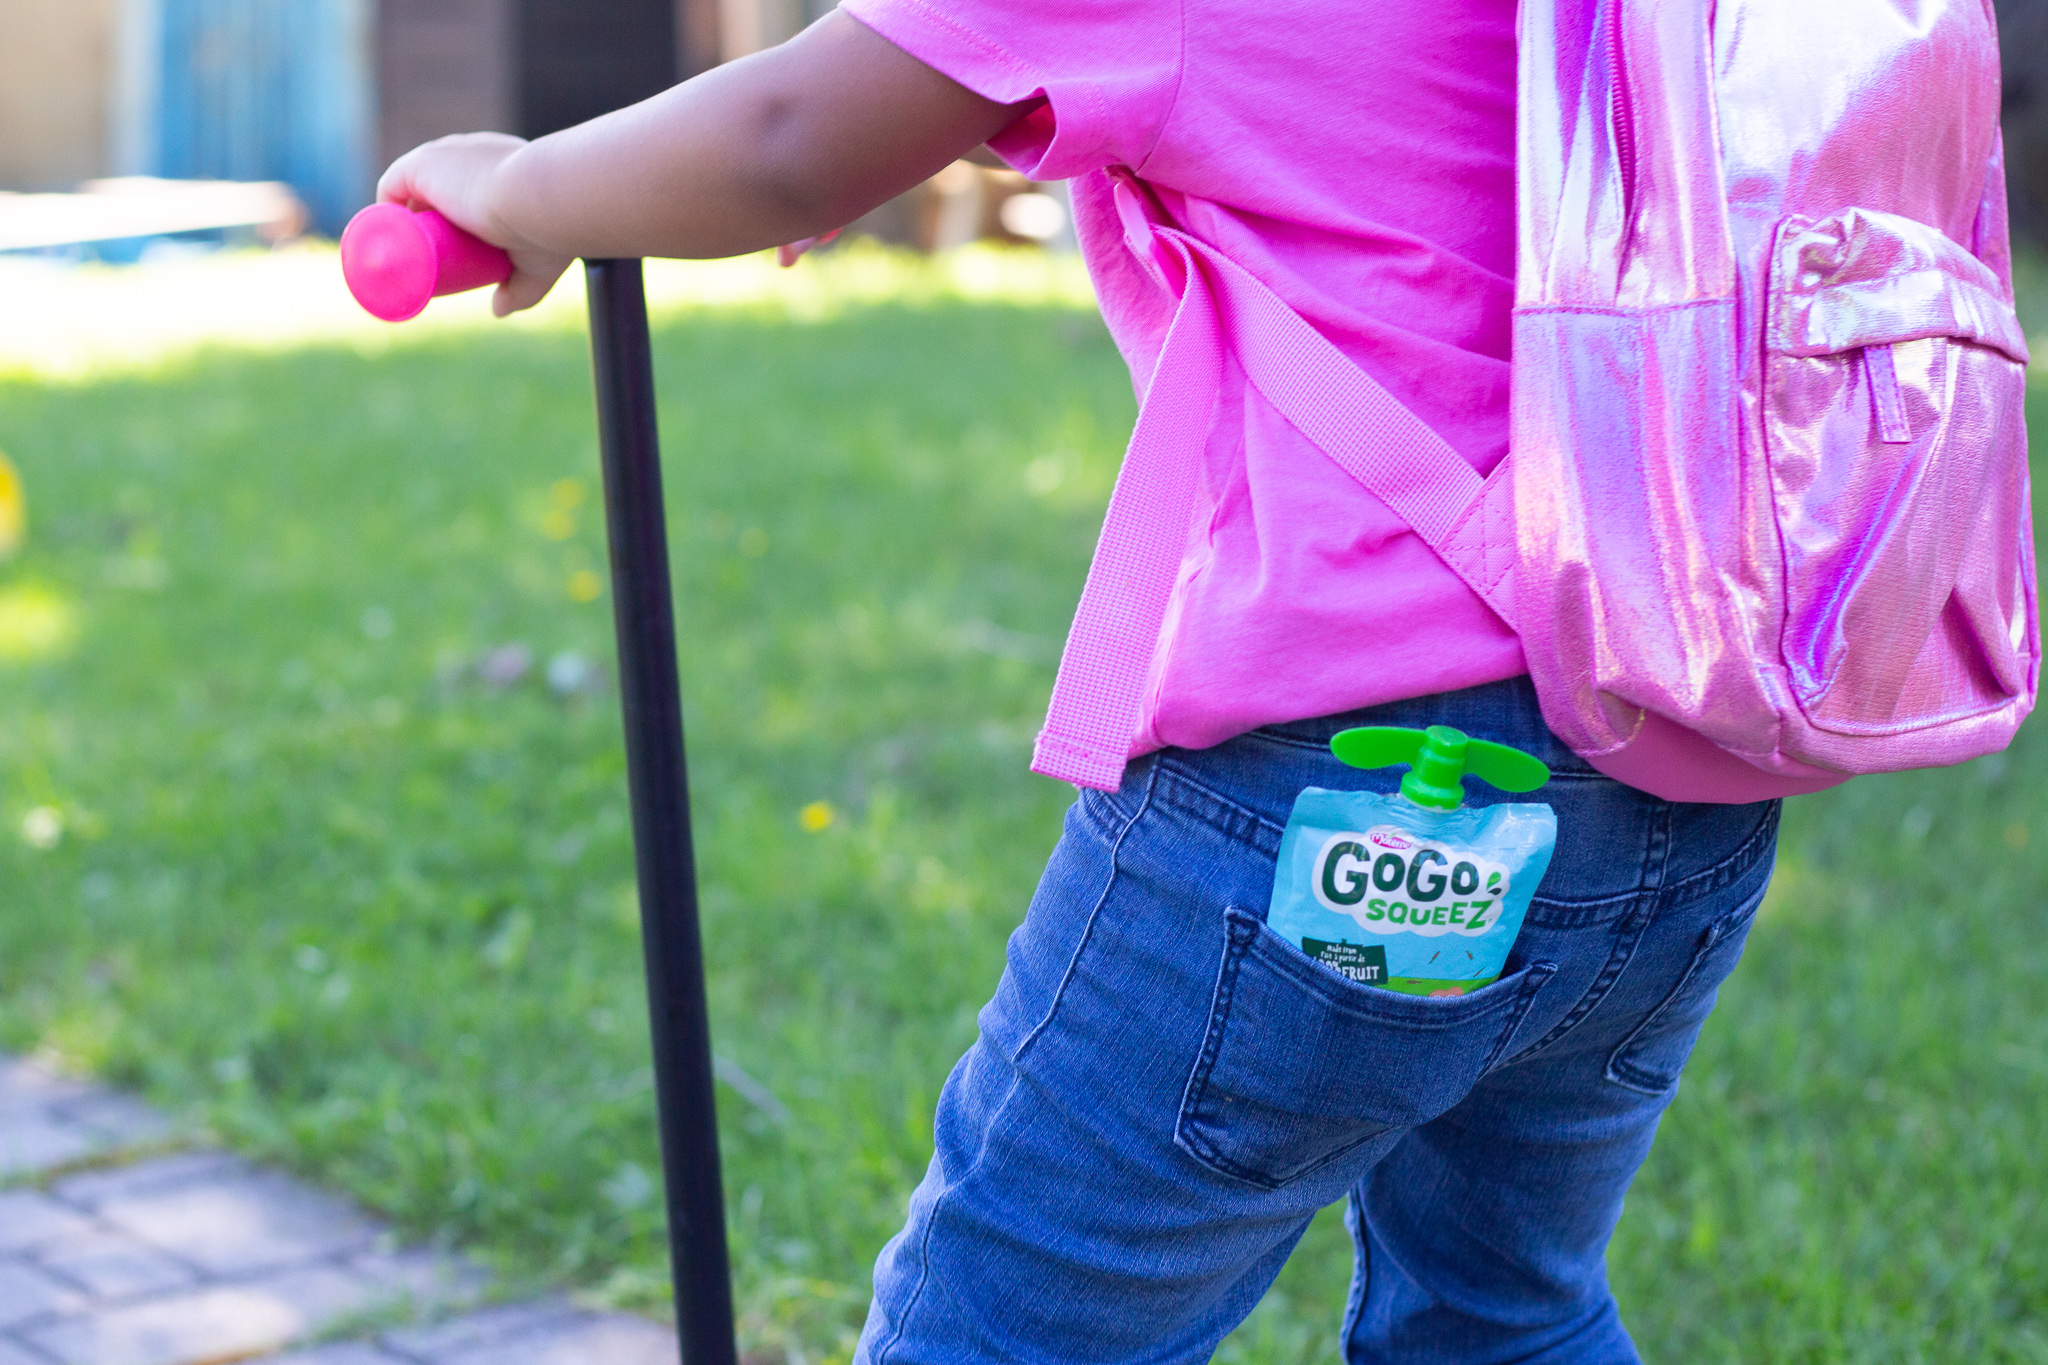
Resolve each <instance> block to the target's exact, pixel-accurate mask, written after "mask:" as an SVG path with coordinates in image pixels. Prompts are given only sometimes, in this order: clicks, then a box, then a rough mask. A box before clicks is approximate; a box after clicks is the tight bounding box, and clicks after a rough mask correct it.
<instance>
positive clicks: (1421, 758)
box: [1330, 725, 1550, 810]
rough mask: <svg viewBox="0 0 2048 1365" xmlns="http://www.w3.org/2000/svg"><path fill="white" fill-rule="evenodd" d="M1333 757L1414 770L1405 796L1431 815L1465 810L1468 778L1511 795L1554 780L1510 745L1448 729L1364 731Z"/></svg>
mask: <svg viewBox="0 0 2048 1365" xmlns="http://www.w3.org/2000/svg"><path fill="white" fill-rule="evenodd" d="M1330 752H1331V753H1333V754H1335V755H1336V756H1337V757H1338V758H1340V759H1342V760H1343V761H1344V762H1346V763H1349V764H1350V765H1351V766H1352V767H1354V768H1391V767H1394V766H1396V765H1398V764H1402V763H1406V764H1408V765H1410V766H1409V769H1408V772H1407V774H1406V775H1404V776H1403V777H1402V778H1401V795H1403V796H1405V797H1407V798H1408V799H1409V800H1410V801H1413V802H1414V803H1415V804H1416V805H1418V806H1426V807H1428V808H1429V809H1430V810H1456V809H1457V808H1458V807H1460V806H1462V805H1464V804H1465V788H1464V786H1463V785H1462V784H1461V783H1460V782H1459V780H1458V779H1459V778H1461V777H1463V776H1464V775H1465V774H1466V773H1468V772H1469V773H1471V774H1472V775H1473V776H1474V777H1476V778H1479V779H1480V780H1481V781H1483V782H1488V783H1491V784H1492V785H1494V786H1496V787H1499V788H1500V789H1501V790H1502V791H1506V792H1532V791H1535V790H1536V789H1537V788H1538V787H1540V786H1542V785H1543V784H1544V783H1546V782H1548V781H1549V780H1550V769H1549V768H1547V767H1545V766H1544V764H1543V760H1541V759H1539V758H1536V757H1533V756H1532V755H1529V754H1525V753H1523V752H1522V751H1521V750H1520V749H1510V748H1509V747H1508V746H1507V745H1505V744H1494V743H1492V742H1491V741H1489V740H1484V739H1471V738H1469V737H1467V735H1466V734H1465V732H1464V731H1462V730H1454V729H1452V728H1451V727H1450V726H1448V725H1432V726H1430V727H1429V728H1428V729H1427V730H1410V729H1407V728H1405V727H1403V726H1395V725H1368V726H1362V727H1360V728H1359V729H1356V730H1346V731H1344V732H1342V733H1341V734H1339V735H1338V736H1337V737H1336V738H1334V739H1332V740H1331V741H1330Z"/></svg>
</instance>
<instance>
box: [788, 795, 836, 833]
mask: <svg viewBox="0 0 2048 1365" xmlns="http://www.w3.org/2000/svg"><path fill="white" fill-rule="evenodd" d="M838 816H839V812H838V811H836V810H833V809H832V803H831V802H830V801H813V802H811V804H810V805H808V806H805V807H804V808H803V809H802V810H800V811H798V812H797V816H796V818H797V823H798V824H800V825H802V826H803V827H804V830H805V832H806V833H809V834H816V833H818V832H819V831H820V830H824V829H829V828H830V827H831V825H832V822H833V821H834V820H835V819H837V818H838Z"/></svg>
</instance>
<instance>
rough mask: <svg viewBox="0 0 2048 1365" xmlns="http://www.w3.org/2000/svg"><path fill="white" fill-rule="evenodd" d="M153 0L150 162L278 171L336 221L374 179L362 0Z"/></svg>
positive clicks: (168, 170) (199, 170) (227, 172)
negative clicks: (154, 48) (154, 56)
mask: <svg viewBox="0 0 2048 1365" xmlns="http://www.w3.org/2000/svg"><path fill="white" fill-rule="evenodd" d="M155 3H156V9H157V14H156V16H155V17H156V23H155V25H154V27H155V29H156V37H157V43H156V46H157V61H156V63H155V65H156V71H155V73H154V74H155V76H156V82H155V84H156V91H155V96H156V97H155V99H154V101H153V104H154V109H153V110H152V111H151V113H152V115H153V117H152V118H151V119H150V123H151V127H150V129H149V135H148V136H147V137H146V139H145V149H146V151H147V152H148V154H149V155H148V160H149V162H150V165H149V169H150V170H151V172H152V173H154V174H157V175H162V176H168V177H172V178H175V179H223V180H282V181H284V182H286V183H287V184H289V185H291V186H292V188H293V189H294V190H296V191H297V192H298V194H299V197H300V198H301V199H303V200H305V202H306V205H307V207H308V208H310V209H311V210H312V214H313V223H314V226H315V227H316V228H318V229H319V230H321V231H323V232H327V233H338V232H340V230H341V227H342V225H343V224H344V223H346V222H347V221H348V217H349V215H350V214H351V213H353V212H354V211H355V210H356V209H358V208H360V207H362V206H363V205H364V204H366V203H368V202H369V199H370V194H371V190H372V187H373V185H374V177H375V171H374V169H373V167H372V165H371V158H372V156H373V152H372V147H373V144H374V139H375V124H376V91H375V84H374V76H373V70H372V67H373V63H372V56H371V52H372V48H371V33H370V25H371V23H372V22H373V20H374V6H373V4H372V3H371V0H155Z"/></svg>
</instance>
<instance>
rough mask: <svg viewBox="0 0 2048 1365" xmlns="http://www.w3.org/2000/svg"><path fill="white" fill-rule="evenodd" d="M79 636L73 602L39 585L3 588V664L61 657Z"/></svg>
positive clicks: (0, 656) (0, 632)
mask: <svg viewBox="0 0 2048 1365" xmlns="http://www.w3.org/2000/svg"><path fill="white" fill-rule="evenodd" d="M77 634H78V613H77V611H76V609H74V608H73V607H72V605H71V601H70V599H69V598H67V597H64V596H62V595H61V594H59V593H57V592H55V591H54V590H52V589H50V588H46V587H43V586H41V585H40V584H35V583H22V584H17V585H15V586H14V587H9V588H0V663H6V662H26V661H28V660H32V659H45V658H49V657H50V656H51V655H55V654H61V653H63V651H64V650H65V649H66V648H67V647H68V646H69V645H70V644H71V642H72V640H73V639H74V638H75V637H76V636H77Z"/></svg>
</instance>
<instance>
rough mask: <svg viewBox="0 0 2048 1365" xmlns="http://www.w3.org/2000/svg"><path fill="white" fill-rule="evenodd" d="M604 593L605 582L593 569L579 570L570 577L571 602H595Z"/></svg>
mask: <svg viewBox="0 0 2048 1365" xmlns="http://www.w3.org/2000/svg"><path fill="white" fill-rule="evenodd" d="M603 593H604V580H603V579H602V578H599V577H598V576H597V572H596V571H595V570H593V569H578V570H577V571H576V572H575V573H572V574H570V575H569V600H570V601H572V602H595V601H596V600H597V599H598V598H599V597H600V596H602V595H603Z"/></svg>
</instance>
